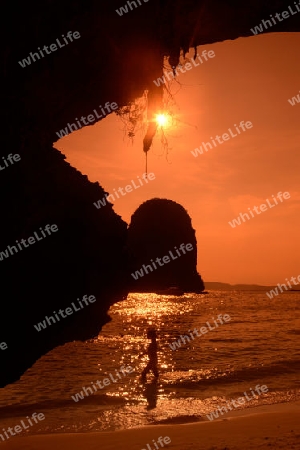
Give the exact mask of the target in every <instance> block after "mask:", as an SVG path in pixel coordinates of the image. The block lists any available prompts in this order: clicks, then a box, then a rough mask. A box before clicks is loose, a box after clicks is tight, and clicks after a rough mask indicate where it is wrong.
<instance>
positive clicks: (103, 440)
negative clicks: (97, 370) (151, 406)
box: [1, 402, 300, 450]
mask: <svg viewBox="0 0 300 450" xmlns="http://www.w3.org/2000/svg"><path fill="white" fill-rule="evenodd" d="M159 436H162V437H163V438H164V437H166V436H168V437H169V438H170V439H171V442H170V444H168V445H164V447H163V448H165V449H172V450H261V449H268V450H269V449H272V450H273V449H276V450H280V449H287V450H299V448H300V402H294V403H282V404H277V405H266V406H260V407H257V408H251V409H250V408H249V409H246V410H240V411H232V412H231V413H229V414H226V417H225V416H224V417H222V419H215V420H214V421H212V422H210V421H209V420H208V419H206V418H205V421H200V422H198V423H186V424H176V425H175V424H174V425H155V426H154V425H153V426H147V427H142V428H133V429H130V430H123V431H116V432H103V433H76V434H75V433H74V434H51V435H37V436H28V437H15V438H10V439H9V440H8V441H6V442H2V443H1V448H2V449H3V450H17V449H18V450H53V449H55V450H69V449H70V450H71V449H72V450H82V449H85V450H99V449H101V450H116V449H122V450H142V449H145V450H157V449H156V448H155V446H154V443H153V440H155V442H157V439H158V438H159ZM147 444H149V446H150V448H149V446H148V447H147ZM156 445H157V447H158V449H161V448H162V447H161V446H160V444H156Z"/></svg>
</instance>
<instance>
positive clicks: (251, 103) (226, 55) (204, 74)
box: [55, 33, 300, 284]
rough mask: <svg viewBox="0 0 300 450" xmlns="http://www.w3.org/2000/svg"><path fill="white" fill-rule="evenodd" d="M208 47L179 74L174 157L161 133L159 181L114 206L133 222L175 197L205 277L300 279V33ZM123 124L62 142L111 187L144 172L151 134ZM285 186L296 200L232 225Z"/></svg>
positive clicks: (155, 168) (111, 123) (113, 122)
mask: <svg viewBox="0 0 300 450" xmlns="http://www.w3.org/2000/svg"><path fill="white" fill-rule="evenodd" d="M204 49H206V50H207V51H208V50H213V51H214V52H215V57H214V58H213V59H209V60H208V61H207V62H205V63H204V64H202V65H201V66H199V67H193V69H192V70H190V71H188V72H187V73H186V74H180V76H179V77H178V81H180V83H182V88H181V90H180V91H179V92H178V93H177V94H176V96H175V101H176V103H177V106H178V109H177V111H176V112H177V113H178V123H177V125H176V126H175V127H174V128H172V129H170V130H168V132H167V136H168V141H169V146H170V147H171V150H170V152H169V157H168V161H167V160H166V155H165V153H164V150H163V148H162V146H161V143H160V141H159V139H155V141H154V145H153V146H152V148H151V150H150V152H149V153H148V171H149V172H154V174H155V177H156V178H155V180H153V181H149V183H148V185H145V186H143V187H141V188H140V189H135V190H134V191H133V192H131V193H128V194H126V196H124V197H122V198H120V199H118V200H116V201H115V203H114V210H115V211H116V212H117V214H119V215H120V216H122V218H123V219H124V220H125V221H127V222H129V221H130V216H131V214H132V213H133V212H134V211H135V209H136V208H137V207H138V206H139V205H140V204H141V203H142V202H143V201H145V200H148V199H150V198H153V197H161V198H168V199H171V200H174V201H176V202H178V203H180V204H181V205H183V206H184V207H185V208H186V209H187V211H188V213H189V214H190V216H191V218H192V223H193V227H194V228H195V230H196V237H197V242H198V271H199V273H200V274H201V275H202V277H203V279H204V281H222V282H228V283H257V284H277V283H279V282H281V283H283V282H284V281H285V278H286V277H287V278H289V279H290V278H291V277H292V276H294V277H297V276H298V275H300V245H299V224H300V220H299V219H300V208H299V207H300V186H299V178H300V177H299V174H300V126H299V125H300V103H299V104H296V105H295V106H291V105H290V104H289V103H288V99H289V98H292V97H293V96H296V95H297V94H299V90H300V58H299V49H300V33H273V34H266V35H260V36H253V37H250V38H241V39H237V40H235V41H226V42H223V43H218V44H213V45H206V46H202V47H198V53H201V52H202V50H204ZM113 101H115V99H113V98H112V99H111V102H113ZM95 107H97V103H96V104H95ZM98 111H99V108H98ZM91 113H92V111H91ZM242 120H243V121H245V122H246V121H251V122H252V124H253V128H251V129H249V130H247V131H246V132H243V133H242V134H241V135H238V136H237V137H234V138H231V139H229V140H228V141H227V142H224V143H223V144H218V145H217V147H215V148H213V149H212V150H209V151H208V152H207V153H204V154H203V155H199V156H198V157H197V158H195V157H194V156H192V154H191V150H194V149H195V148H196V147H199V146H200V144H201V142H202V141H205V142H207V141H210V137H215V136H216V135H217V134H218V135H222V134H223V133H225V132H226V131H227V130H228V128H231V129H232V131H233V125H234V124H235V123H236V124H239V123H240V122H241V121H242ZM65 125H67V124H65ZM122 127H123V125H122V123H121V122H120V120H119V119H118V118H117V116H116V115H115V114H111V115H110V116H109V117H107V118H105V119H104V120H102V121H101V122H99V123H97V124H96V125H90V126H87V127H85V128H84V129H81V130H79V131H76V132H73V133H72V134H71V135H69V136H67V137H64V138H63V139H60V140H59V141H58V142H57V143H56V144H55V147H56V148H58V149H59V150H60V151H62V153H64V154H65V155H66V156H67V159H68V161H69V162H70V163H71V164H72V165H73V166H75V167H76V168H77V169H79V170H80V171H81V172H82V173H83V174H86V175H88V177H89V179H90V180H91V181H99V182H100V184H101V185H102V186H103V187H104V189H105V190H106V191H108V192H110V193H112V192H113V189H114V188H115V189H117V188H118V187H125V186H126V185H127V184H129V183H130V180H132V179H133V180H137V176H140V177H141V176H142V174H143V173H144V171H145V156H144V153H143V151H142V140H143V135H142V134H137V135H136V137H135V139H134V143H133V145H132V144H131V142H130V141H129V140H126V139H125V140H124V133H123V131H122ZM58 131H59V130H58ZM279 191H281V192H285V191H288V192H289V193H290V195H291V198H290V199H288V200H284V201H283V202H282V203H280V204H279V205H278V206H276V207H274V208H272V209H268V210H267V211H265V212H262V213H261V214H260V215H259V216H258V215H256V214H255V217H254V218H251V219H250V220H249V221H246V222H245V223H242V224H241V225H239V226H237V227H236V228H232V227H231V226H230V225H229V224H228V221H232V220H233V219H234V218H235V217H237V216H238V215H239V213H240V212H243V213H244V212H247V211H248V208H250V209H252V208H253V207H254V206H255V205H256V206H259V205H260V204H262V203H265V200H266V199H267V198H268V199H269V200H270V201H271V200H272V194H273V195H276V194H277V193H278V192H279ZM271 203H272V201H271ZM91 207H92V208H94V207H95V206H94V205H91Z"/></svg>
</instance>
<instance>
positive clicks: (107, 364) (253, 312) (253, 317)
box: [0, 291, 300, 434]
mask: <svg viewBox="0 0 300 450" xmlns="http://www.w3.org/2000/svg"><path fill="white" fill-rule="evenodd" d="M299 305H300V293H296V292H287V293H283V294H281V295H279V296H278V297H277V298H274V299H272V300H270V299H269V298H268V297H267V296H266V293H265V292H250V291H249V292H241V291H226V292H221V291H210V292H209V294H207V295H204V294H201V295H200V294H186V295H184V296H181V297H172V296H158V295H155V294H130V295H129V296H128V299H127V300H126V301H124V302H121V303H118V304H115V305H114V306H113V307H112V308H111V309H110V316H111V318H112V321H111V322H110V323H108V324H107V325H106V326H105V327H103V330H102V331H101V333H100V335H99V337H98V338H97V339H95V340H92V341H89V342H86V343H78V342H74V343H70V344H67V345H64V346H63V347H59V348H57V349H55V350H53V351H52V352H50V353H48V354H47V355H45V356H44V357H43V358H41V359H40V360H39V361H38V362H37V363H36V364H35V365H34V366H33V367H32V368H31V369H30V370H28V371H27V372H26V374H25V375H24V376H23V377H22V379H21V380H20V381H19V382H17V383H15V384H14V385H11V386H7V387H6V388H4V389H2V390H0V417H1V419H0V428H1V429H2V428H3V427H4V428H7V427H8V426H12V427H13V426H15V425H17V424H18V423H19V422H20V420H22V419H24V418H25V417H26V416H27V415H28V416H30V415H31V414H32V413H34V412H37V413H39V412H42V413H44V415H45V417H46V418H45V420H44V421H43V422H39V424H38V425H35V426H33V427H31V428H30V429H28V430H26V431H24V432H23V433H24V434H25V433H31V434H36V433H49V432H70V431H71V432H72V431H81V432H84V431H102V430H105V431H108V430H117V429H123V428H130V427H133V426H139V425H145V424H156V423H166V422H170V423H172V422H173V423H176V422H184V421H193V420H207V418H206V416H205V414H207V413H209V412H211V411H212V410H215V409H216V408H217V407H218V406H222V405H225V404H226V402H227V401H228V400H229V399H236V398H238V397H241V396H242V395H243V393H244V392H245V391H246V392H249V391H250V389H251V388H252V389H254V388H255V386H256V385H258V384H259V385H263V384H264V385H267V387H268V389H269V391H268V392H267V393H266V394H263V395H261V396H257V397H256V398H252V400H251V401H249V402H246V404H245V405H244V406H243V407H244V408H248V407H253V406H256V405H260V404H263V403H269V404H270V403H277V402H282V401H287V400H295V399H300V381H299V369H300V349H299V335H300V307H299ZM219 314H223V315H224V314H229V316H230V317H231V320H230V321H229V322H228V323H225V324H224V325H220V326H219V327H218V328H215V329H214V330H211V331H208V332H207V333H206V334H205V335H202V336H201V337H195V339H194V340H191V342H190V343H187V344H185V345H184V344H182V346H181V348H180V349H178V350H175V351H173V350H171V348H170V346H169V344H170V343H173V342H174V341H175V340H176V339H178V338H179V337H180V335H187V334H189V333H190V331H189V330H194V328H195V327H196V328H197V329H198V330H199V328H200V327H202V326H204V325H205V323H206V322H207V321H208V322H209V323H210V324H211V325H212V326H213V324H214V322H213V318H215V319H216V318H217V316H218V315H219ZM149 325H153V326H155V327H156V329H157V332H158V344H159V351H158V359H159V371H160V377H159V379H158V381H157V382H155V381H154V380H153V378H152V375H149V376H148V382H147V383H143V382H142V380H141V378H140V375H141V372H142V369H143V368H144V367H145V365H146V364H147V354H146V350H147V345H148V344H149V341H148V340H147V338H146V330H147V328H148V326H149ZM128 365H130V366H131V367H132V368H133V369H134V372H133V373H131V374H128V375H126V376H122V377H121V379H120V378H117V377H116V370H117V371H119V369H120V368H121V366H128ZM110 373H111V374H112V375H113V376H114V380H115V382H113V381H111V383H110V385H108V386H106V387H104V389H100V388H98V389H97V392H95V391H94V394H90V395H89V396H85V397H84V399H83V400H80V401H78V402H74V401H73V400H72V398H71V396H72V395H75V394H76V393H77V392H80V391H82V388H83V387H84V386H85V387H88V386H92V384H91V383H92V382H93V383H94V384H95V383H96V382H97V380H100V381H101V380H103V378H105V377H106V376H109V374H110ZM243 407H241V408H243Z"/></svg>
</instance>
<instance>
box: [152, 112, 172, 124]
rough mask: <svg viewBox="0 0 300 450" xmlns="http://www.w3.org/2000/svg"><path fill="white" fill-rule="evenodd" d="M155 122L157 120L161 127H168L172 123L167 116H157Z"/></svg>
mask: <svg viewBox="0 0 300 450" xmlns="http://www.w3.org/2000/svg"><path fill="white" fill-rule="evenodd" d="M155 120H156V123H157V124H158V125H159V126H160V127H166V126H168V125H169V123H170V120H169V117H168V116H167V114H157V115H156V117H155Z"/></svg>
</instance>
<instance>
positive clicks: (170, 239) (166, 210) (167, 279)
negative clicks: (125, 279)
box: [128, 198, 204, 292]
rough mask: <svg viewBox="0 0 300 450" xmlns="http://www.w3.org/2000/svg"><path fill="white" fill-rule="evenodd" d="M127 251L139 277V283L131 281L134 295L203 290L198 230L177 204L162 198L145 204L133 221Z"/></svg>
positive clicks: (133, 268) (136, 213)
mask: <svg viewBox="0 0 300 450" xmlns="http://www.w3.org/2000/svg"><path fill="white" fill-rule="evenodd" d="M187 244H189V245H188V247H186V245H187ZM128 250H129V253H130V254H131V255H132V257H133V261H134V264H133V266H132V272H133V273H136V271H137V270H139V273H140V275H139V274H137V276H138V278H137V279H136V280H134V277H132V279H133V283H132V285H131V289H132V290H133V291H135V292H155V291H157V290H159V289H167V288H169V287H170V286H178V287H179V288H180V289H182V290H183V291H185V292H201V291H202V290H204V284H203V281H202V279H201V277H200V275H199V274H198V273H197V269H196V265H197V242H196V237H195V230H194V229H193V228H192V222H191V218H190V216H189V215H188V213H187V211H186V210H185V209H184V208H183V207H182V206H181V205H179V204H178V203H176V202H174V201H172V200H167V199H161V198H154V199H152V200H148V201H146V202H145V203H143V204H142V205H141V206H140V207H139V208H138V209H137V210H136V211H135V213H134V214H133V215H132V217H131V222H130V225H129V228H128ZM163 257H166V259H165V261H164V260H163V259H162V258H163ZM157 258H158V260H157ZM141 270H142V272H141Z"/></svg>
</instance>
